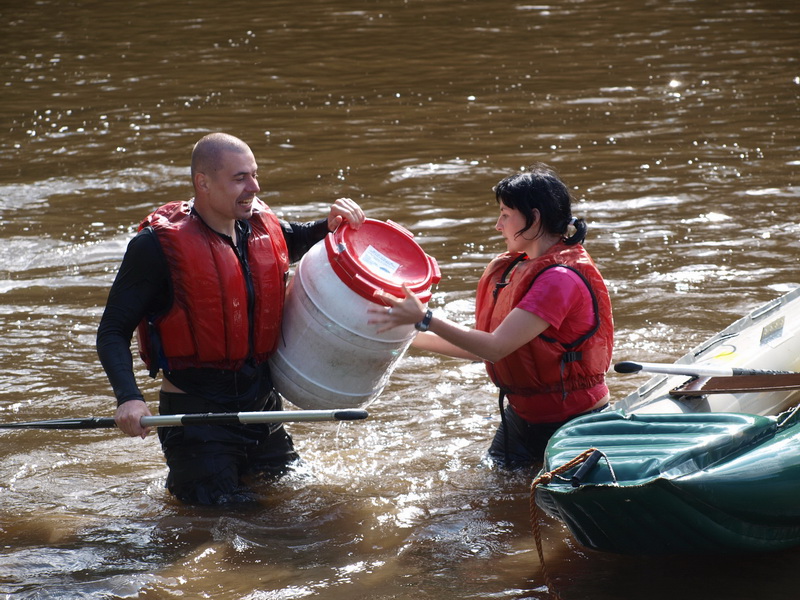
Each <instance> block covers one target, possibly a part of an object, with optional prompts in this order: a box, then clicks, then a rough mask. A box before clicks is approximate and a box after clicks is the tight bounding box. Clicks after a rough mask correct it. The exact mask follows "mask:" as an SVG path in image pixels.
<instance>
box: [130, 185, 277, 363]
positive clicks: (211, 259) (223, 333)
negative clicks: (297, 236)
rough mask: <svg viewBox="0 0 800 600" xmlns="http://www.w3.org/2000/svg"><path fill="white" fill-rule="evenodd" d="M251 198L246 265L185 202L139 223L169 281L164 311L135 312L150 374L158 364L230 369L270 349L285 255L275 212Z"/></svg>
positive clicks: (264, 355)
mask: <svg viewBox="0 0 800 600" xmlns="http://www.w3.org/2000/svg"><path fill="white" fill-rule="evenodd" d="M255 202H256V210H255V212H254V213H253V216H252V217H251V218H250V219H249V221H248V222H249V224H250V227H251V232H250V236H249V237H248V240H247V267H248V268H245V266H244V265H243V264H242V262H241V261H240V260H239V258H238V256H237V253H236V250H235V249H234V248H233V246H232V245H231V243H230V241H229V240H228V239H226V238H224V237H222V236H220V235H219V234H218V233H216V232H215V231H214V230H212V229H211V228H210V227H208V226H207V225H206V224H205V223H204V222H203V220H202V219H201V218H200V216H199V215H198V214H197V213H196V212H193V211H192V210H191V205H190V203H189V202H171V203H169V204H166V205H164V206H162V207H161V208H158V209H156V210H155V211H154V212H153V213H151V214H150V215H149V216H147V217H146V218H145V219H144V220H143V221H142V223H141V224H140V226H139V228H140V229H142V228H144V227H148V226H149V227H152V228H153V229H154V231H155V232H156V237H157V238H158V241H159V242H160V245H161V248H162V250H163V252H164V256H165V257H166V260H167V264H168V265H169V272H170V277H171V282H172V296H173V300H172V305H171V306H170V308H169V310H168V311H167V312H166V313H165V314H162V315H155V316H154V317H153V318H151V319H143V320H142V322H141V323H140V324H139V327H138V331H137V333H138V338H139V353H140V355H141V357H142V359H143V360H144V362H145V363H146V364H147V366H148V368H149V369H150V373H151V375H153V376H155V373H156V372H157V371H158V369H159V368H161V369H163V370H165V371H171V370H176V369H185V368H189V367H205V368H216V369H233V370H237V369H239V368H241V367H242V366H243V365H244V363H245V361H246V360H247V359H250V358H252V359H253V360H254V361H255V362H256V363H262V362H264V361H266V360H267V358H268V357H269V356H270V355H271V354H272V352H273V351H274V350H275V348H276V346H277V341H278V334H279V332H280V323H281V318H282V316H283V302H284V294H285V289H286V278H287V275H288V269H289V254H288V249H287V247H286V240H285V239H284V237H283V230H282V229H281V225H280V222H279V221H278V218H277V217H276V216H275V214H274V213H273V212H272V211H271V210H270V209H269V207H267V205H266V204H264V203H263V202H261V201H260V200H258V199H256V201H255ZM249 285H252V299H251V297H250V293H249V292H248V286H249ZM251 300H252V301H253V302H254V309H253V311H252V317H251V313H250V311H249V302H250V301H251Z"/></svg>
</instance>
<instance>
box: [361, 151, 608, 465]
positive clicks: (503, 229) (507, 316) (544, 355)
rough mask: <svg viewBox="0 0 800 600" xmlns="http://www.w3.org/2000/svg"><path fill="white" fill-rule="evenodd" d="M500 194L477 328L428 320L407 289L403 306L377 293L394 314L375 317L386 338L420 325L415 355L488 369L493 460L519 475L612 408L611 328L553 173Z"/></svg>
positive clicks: (517, 181) (580, 224) (509, 182)
mask: <svg viewBox="0 0 800 600" xmlns="http://www.w3.org/2000/svg"><path fill="white" fill-rule="evenodd" d="M494 191H495V196H496V199H497V203H498V206H499V208H500V216H499V218H498V220H497V224H496V225H495V229H496V230H497V231H499V232H500V233H501V235H502V236H503V238H504V239H505V242H506V247H507V252H504V253H503V254H501V255H500V256H498V257H496V258H495V259H494V260H493V261H492V262H491V263H489V266H488V267H487V268H486V270H485V271H484V274H483V276H482V277H481V280H480V282H479V283H478V291H477V298H476V305H475V312H476V327H475V329H469V328H466V327H464V326H462V325H459V324H457V323H454V322H452V321H449V320H448V319H445V318H442V317H440V316H438V315H434V314H433V312H432V311H430V310H427V311H426V310H425V307H424V306H423V304H422V303H421V302H420V301H419V299H418V298H417V297H416V296H414V294H413V293H412V292H410V291H409V290H408V289H407V288H405V287H404V291H405V294H406V297H405V298H403V299H400V298H396V297H394V296H392V295H389V294H385V293H383V292H380V293H378V294H377V295H378V296H379V297H380V299H381V300H382V301H383V302H385V303H386V304H387V308H376V309H373V310H372V311H371V312H372V313H374V314H375V315H376V316H375V317H373V319H372V322H373V323H376V324H378V325H379V326H380V327H381V328H382V329H381V330H382V331H384V330H386V329H391V328H393V327H396V326H398V325H402V324H409V323H414V324H415V325H416V328H417V329H418V330H419V331H421V332H423V333H420V334H419V335H417V337H416V338H415V340H414V346H415V347H417V348H420V349H423V350H430V351H433V352H438V353H440V354H446V355H448V356H454V357H460V358H467V359H472V360H482V361H484V362H485V364H486V370H487V372H488V374H489V377H490V378H491V379H492V381H493V382H494V383H495V384H496V385H497V386H498V388H499V389H500V400H499V402H500V409H501V416H502V422H501V424H500V426H499V428H498V429H497V433H496V434H495V437H494V440H493V442H492V445H491V447H490V449H489V455H490V456H491V457H492V458H493V459H494V460H495V461H497V462H499V463H501V464H503V465H505V466H507V467H510V468H513V467H519V466H528V465H532V464H536V463H538V462H539V461H541V459H542V456H543V454H544V449H545V446H546V445H547V441H548V440H549V438H550V436H551V435H552V434H553V432H554V431H555V430H556V429H558V428H559V427H560V426H561V425H563V424H564V423H566V422H567V421H568V420H570V419H572V418H573V417H575V416H577V415H580V414H585V413H589V412H594V411H598V410H602V409H603V408H605V407H606V406H607V405H608V397H609V394H608V387H607V386H606V383H605V373H606V372H607V371H608V368H609V366H610V365H611V353H612V349H613V339H614V325H613V320H612V314H611V301H610V299H609V294H608V290H607V289H606V285H605V283H604V281H603V278H602V276H601V275H600V272H599V271H598V269H597V267H596V266H595V264H594V262H593V261H592V259H591V257H590V256H589V254H588V253H587V252H586V250H585V249H584V248H583V246H582V243H583V241H584V239H585V237H586V223H584V221H583V220H582V219H576V218H574V217H573V216H572V198H571V195H570V193H569V190H568V189H567V186H566V185H565V184H564V183H563V182H562V181H561V179H559V177H558V175H557V174H556V173H555V171H554V170H553V169H551V168H550V167H548V166H547V165H544V164H534V165H532V166H531V167H530V168H529V169H528V170H527V171H523V172H521V173H517V174H515V175H512V176H510V177H506V178H505V179H503V180H502V181H500V182H499V183H498V184H497V186H495V188H494ZM570 228H573V229H574V230H575V231H574V233H573V234H572V235H568V232H569V229H570ZM506 398H508V406H505V399H506Z"/></svg>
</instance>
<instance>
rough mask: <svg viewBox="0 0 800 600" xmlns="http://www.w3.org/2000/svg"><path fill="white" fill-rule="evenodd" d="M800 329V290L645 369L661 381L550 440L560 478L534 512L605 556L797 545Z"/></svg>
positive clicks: (542, 491)
mask: <svg viewBox="0 0 800 600" xmlns="http://www.w3.org/2000/svg"><path fill="white" fill-rule="evenodd" d="M799 328H800V289H798V290H794V291H793V292H790V293H789V294H787V295H785V296H783V297H782V298H779V299H777V300H776V301H773V302H772V303H770V304H768V305H765V306H763V307H761V308H759V309H757V310H755V311H753V312H752V313H751V314H750V315H747V316H746V317H744V318H742V319H740V320H739V321H737V322H736V323H734V324H733V325H731V326H730V327H728V328H726V329H725V330H724V331H722V332H720V333H719V334H717V335H716V336H714V337H713V338H712V339H710V340H709V341H708V342H706V343H704V344H701V345H700V346H698V347H697V348H695V349H694V350H692V352H690V353H688V354H687V355H686V356H684V357H682V358H681V359H680V360H679V361H677V362H676V363H674V364H672V365H669V366H659V365H650V366H649V367H648V366H647V365H643V366H642V365H640V366H641V367H642V369H641V370H649V369H652V370H653V371H658V372H660V373H661V374H660V375H659V376H656V377H654V378H653V379H651V380H650V381H648V382H647V383H646V384H645V385H643V386H642V387H641V388H639V389H638V390H637V391H636V392H634V393H633V394H631V395H630V396H629V397H627V398H625V399H624V400H622V401H620V402H618V403H616V404H615V405H614V407H613V410H610V411H606V412H602V413H597V414H592V415H587V416H584V417H580V418H576V419H574V420H573V421H571V422H569V423H568V424H566V425H565V426H564V427H562V428H561V429H559V430H558V431H557V432H556V433H555V435H554V436H553V437H552V439H551V440H550V443H549V445H548V448H547V452H546V456H545V463H544V467H543V473H548V474H550V473H554V472H558V474H557V475H556V476H554V477H552V478H549V477H547V478H545V479H544V482H543V483H541V484H539V485H537V486H536V488H535V491H534V493H535V501H536V504H537V505H538V506H539V507H540V508H542V509H543V510H544V511H545V512H547V513H548V514H550V515H551V516H554V517H556V518H557V519H560V520H561V521H563V522H564V523H565V524H566V526H567V527H568V528H569V530H570V532H571V533H572V535H573V536H574V537H575V539H576V540H577V541H578V542H579V543H581V544H582V545H584V546H586V547H588V548H592V549H595V550H600V551H607V552H616V553H624V554H673V553H674V554H684V553H731V552H742V553H743V552H763V551H772V550H778V549H782V548H787V547H790V546H795V545H798V544H800V410H798V409H797V408H795V407H796V405H797V403H798V402H800V396H798V394H800V384H799V382H798V381H797V377H796V376H795V375H793V374H792V375H786V374H783V373H782V372H785V371H796V370H797V369H798V366H800V331H798V329H799ZM633 365H634V367H631V363H625V367H624V368H623V369H618V370H626V371H631V370H636V368H635V367H636V364H635V363H634V364H633ZM618 367H619V365H618ZM761 371H767V372H766V373H763V372H761ZM591 449H596V451H595V452H593V453H591V454H590V453H589V452H588V451H589V450H591ZM580 455H583V456H586V457H590V458H588V460H585V461H582V462H581V464H576V465H575V466H572V467H570V468H568V469H566V470H563V472H559V471H560V470H561V469H563V467H564V466H565V465H567V464H568V463H570V461H573V459H575V458H576V457H578V456H580Z"/></svg>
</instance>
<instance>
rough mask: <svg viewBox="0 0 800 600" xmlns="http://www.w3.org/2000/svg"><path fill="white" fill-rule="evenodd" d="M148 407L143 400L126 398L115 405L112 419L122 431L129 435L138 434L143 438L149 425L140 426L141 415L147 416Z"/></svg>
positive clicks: (148, 412)
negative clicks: (115, 410)
mask: <svg viewBox="0 0 800 600" xmlns="http://www.w3.org/2000/svg"><path fill="white" fill-rule="evenodd" d="M149 416H151V415H150V409H149V408H147V403H146V402H145V401H144V400H128V401H127V402H123V403H122V404H120V405H119V406H118V407H117V412H116V413H114V420H115V421H116V422H117V427H119V428H120V429H121V430H122V431H123V432H124V433H126V434H128V435H129V436H131V437H135V436H137V435H138V436H139V437H140V438H142V439H144V438H145V437H147V434H148V433H150V428H149V427H142V425H141V423H140V421H141V420H142V417H149Z"/></svg>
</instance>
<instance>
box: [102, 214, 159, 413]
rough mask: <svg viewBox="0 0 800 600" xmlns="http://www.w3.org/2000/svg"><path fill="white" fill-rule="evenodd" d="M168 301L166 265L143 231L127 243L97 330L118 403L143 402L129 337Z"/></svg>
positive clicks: (152, 238)
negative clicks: (134, 369)
mask: <svg viewBox="0 0 800 600" xmlns="http://www.w3.org/2000/svg"><path fill="white" fill-rule="evenodd" d="M168 300H169V279H168V271H167V265H166V262H165V260H164V257H163V255H162V253H161V249H160V246H159V245H158V240H157V239H156V237H155V234H154V233H153V232H152V230H149V229H146V230H143V231H142V232H140V233H139V234H138V235H137V236H136V237H134V238H133V239H132V240H131V241H130V243H129V244H128V249H127V251H126V252H125V256H124V257H123V259H122V264H121V265H120V269H119V272H118V273H117V276H116V278H115V280H114V283H113V284H112V286H111V290H110V292H109V294H108V301H107V302H106V307H105V310H104V312H103V316H102V318H101V319H100V325H99V327H98V329H97V353H98V356H99V357H100V362H101V364H102V365H103V368H104V369H105V371H106V374H107V375H108V379H109V381H110V382H111V387H112V388H113V390H114V395H115V396H116V398H117V404H123V403H124V402H127V401H128V400H132V399H140V400H141V399H143V395H142V392H141V391H140V390H139V386H138V385H137V384H136V376H135V374H134V371H133V355H132V353H131V338H132V336H133V332H134V331H135V330H136V326H137V325H138V324H139V322H140V321H141V320H142V318H143V317H144V316H145V315H146V314H154V313H155V312H159V311H160V310H163V309H164V308H165V307H166V305H167V302H168Z"/></svg>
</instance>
